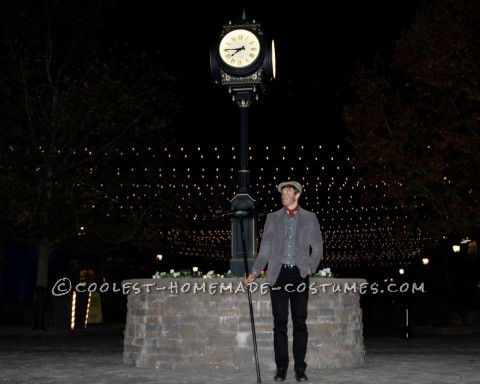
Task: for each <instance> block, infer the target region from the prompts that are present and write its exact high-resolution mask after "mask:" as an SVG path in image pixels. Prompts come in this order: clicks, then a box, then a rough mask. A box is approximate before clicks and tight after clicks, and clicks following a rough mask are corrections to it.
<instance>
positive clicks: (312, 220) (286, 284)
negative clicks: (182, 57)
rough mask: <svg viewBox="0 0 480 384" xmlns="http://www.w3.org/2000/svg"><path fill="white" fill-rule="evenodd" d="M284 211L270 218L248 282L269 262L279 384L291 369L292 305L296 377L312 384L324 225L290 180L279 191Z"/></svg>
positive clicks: (270, 215) (300, 191) (297, 186)
mask: <svg viewBox="0 0 480 384" xmlns="http://www.w3.org/2000/svg"><path fill="white" fill-rule="evenodd" d="M277 189H278V191H279V192H280V193H281V194H282V204H283V208H281V209H280V210H278V211H276V212H272V213H270V214H268V215H267V219H266V222H265V227H264V231H263V237H262V241H261V244H260V250H259V252H258V256H257V259H256V261H255V263H254V265H253V267H252V272H251V273H250V275H248V276H247V277H246V279H245V283H246V284H247V285H249V284H251V283H252V282H253V281H255V279H256V278H257V277H258V276H259V275H260V274H261V272H262V270H263V269H264V268H265V266H266V265H267V263H268V272H267V283H268V284H269V285H270V298H271V301H272V314H273V325H274V327H273V346H274V351H275V363H276V365H277V370H276V372H275V377H274V379H275V381H284V380H285V379H286V377H287V370H288V363H289V357H288V335H287V329H288V328H287V324H288V307H289V305H290V308H291V316H292V322H293V359H294V363H295V365H294V369H295V378H296V379H297V381H307V380H308V377H307V375H306V374H305V369H306V367H307V364H306V362H305V355H306V352H307V342H308V330H307V324H306V320H307V304H308V293H309V285H310V284H309V281H310V279H309V276H310V275H312V274H313V273H315V271H316V269H317V267H318V264H319V263H320V259H321V258H322V255H323V239H322V232H321V230H320V224H319V222H318V219H317V216H316V215H315V213H313V212H309V211H306V210H304V209H302V208H301V207H300V206H299V205H298V200H299V198H300V195H301V193H302V190H303V188H302V186H301V185H300V183H298V182H296V181H286V182H283V183H280V184H279V185H278V187H277Z"/></svg>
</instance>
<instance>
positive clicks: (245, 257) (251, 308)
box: [239, 216, 262, 383]
mask: <svg viewBox="0 0 480 384" xmlns="http://www.w3.org/2000/svg"><path fill="white" fill-rule="evenodd" d="M239 219H240V232H241V235H242V248H243V261H244V263H245V276H248V275H249V273H250V272H249V271H248V261H247V245H246V243H245V230H244V228H243V216H240V217H239ZM247 294H248V306H249V307H250V323H251V325H252V339H253V354H254V355H255V367H256V368H257V383H261V382H262V379H261V378H260V363H259V362H258V350H257V335H256V333H255V320H254V318H253V305H252V292H251V291H250V287H247Z"/></svg>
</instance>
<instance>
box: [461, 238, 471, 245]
mask: <svg viewBox="0 0 480 384" xmlns="http://www.w3.org/2000/svg"><path fill="white" fill-rule="evenodd" d="M471 241H472V240H470V239H469V238H468V237H466V238H465V239H463V240H462V241H460V244H467V243H470V242H471Z"/></svg>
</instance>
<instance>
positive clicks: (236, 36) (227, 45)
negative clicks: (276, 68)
mask: <svg viewBox="0 0 480 384" xmlns="http://www.w3.org/2000/svg"><path fill="white" fill-rule="evenodd" d="M260 50H261V47H260V41H259V40H258V37H257V36H256V35H255V34H254V33H253V32H252V31H249V30H247V29H235V30H233V31H230V32H228V33H227V34H226V35H225V36H224V37H223V38H222V40H221V41H220V46H219V53H220V57H221V59H222V60H223V61H224V62H225V64H227V65H229V66H230V67H233V68H247V67H249V66H251V65H253V64H254V63H255V62H256V61H257V59H258V57H259V55H260Z"/></svg>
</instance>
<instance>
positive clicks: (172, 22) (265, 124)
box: [106, 0, 420, 144]
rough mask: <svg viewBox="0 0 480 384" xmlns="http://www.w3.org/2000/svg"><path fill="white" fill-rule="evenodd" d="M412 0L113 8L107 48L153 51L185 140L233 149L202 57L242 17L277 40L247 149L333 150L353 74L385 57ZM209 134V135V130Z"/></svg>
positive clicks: (410, 16) (226, 105) (232, 124)
mask: <svg viewBox="0 0 480 384" xmlns="http://www.w3.org/2000/svg"><path fill="white" fill-rule="evenodd" d="M419 3H420V1H419V0H394V1H384V0H383V1H382V0H380V1H378V0H364V1H358V0H354V1H348V0H340V1H335V2H332V3H324V2H319V3H318V4H317V5H316V6H315V8H316V9H318V10H313V9H312V7H311V4H312V3H311V2H300V3H298V2H297V3H295V7H293V6H291V7H278V6H272V4H271V3H270V2H269V3H267V2H252V1H244V2H241V3H239V2H234V3H222V4H212V3H206V2H197V3H193V4H192V5H189V6H187V5H185V4H184V3H182V2H169V3H168V5H166V4H165V3H163V2H162V3H159V2H155V1H144V0H141V1H135V2H133V1H123V2H122V1H120V4H121V5H120V6H119V7H118V8H117V10H116V12H114V13H112V14H111V15H110V16H109V19H107V24H106V26H107V29H106V33H107V36H108V38H109V39H112V40H113V41H118V42H122V41H128V43H129V44H130V46H131V47H132V50H138V52H141V51H147V52H148V51H160V52H161V57H162V63H161V64H162V65H164V67H165V69H167V71H168V72H170V73H172V74H174V75H175V76H177V78H178V83H179V84H178V87H179V89H178V91H179V95H180V98H181V99H182V100H181V101H182V104H183V105H184V110H183V112H182V114H181V115H180V116H179V117H178V119H177V120H176V122H175V133H176V136H177V137H178V138H179V139H180V140H181V141H183V142H186V143H218V144H222V143H223V144H235V143H237V142H238V132H239V120H240V117H239V110H238V107H237V106H236V105H235V104H234V103H233V102H232V101H231V100H230V98H229V96H228V95H227V93H226V89H225V88H224V87H222V86H220V85H215V84H214V83H213V80H212V78H211V74H210V64H209V50H210V47H211V45H212V44H213V43H214V42H215V41H216V39H218V37H219V35H220V33H221V30H222V26H223V25H224V24H227V23H228V21H230V20H232V21H234V22H235V21H239V20H240V19H241V16H242V12H243V9H245V11H246V15H247V19H255V20H256V21H257V22H259V23H261V24H262V26H263V29H264V32H265V33H266V34H268V35H270V36H271V37H272V38H273V39H274V40H275V45H276V56H277V78H276V80H275V81H274V82H273V83H271V84H269V85H268V86H267V90H266V95H265V96H264V97H263V98H262V99H261V100H260V101H258V102H255V103H253V105H252V106H251V107H250V109H249V143H252V144H267V143H279V144H284V143H305V142H311V140H312V138H315V142H317V143H319V144H329V143H330V144H331V143H337V142H341V141H342V140H343V139H344V137H345V132H344V129H343V123H342V121H341V111H342V109H343V107H344V105H345V103H346V102H347V101H348V100H349V98H350V97H351V90H350V88H349V83H350V77H351V74H352V70H353V68H354V66H355V63H356V62H357V61H359V60H360V61H367V62H368V61H369V60H370V59H371V57H372V56H373V55H374V54H377V53H379V54H381V55H383V56H384V57H389V56H390V55H391V53H392V52H393V49H394V46H395V41H396V39H397V38H398V37H399V35H400V33H401V31H402V29H403V28H405V27H407V26H408V25H410V24H411V23H412V22H413V20H414V17H415V9H416V6H417V5H418V4H419ZM213 132H215V136H212V133H213Z"/></svg>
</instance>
